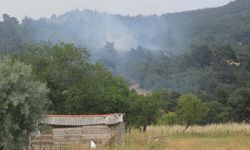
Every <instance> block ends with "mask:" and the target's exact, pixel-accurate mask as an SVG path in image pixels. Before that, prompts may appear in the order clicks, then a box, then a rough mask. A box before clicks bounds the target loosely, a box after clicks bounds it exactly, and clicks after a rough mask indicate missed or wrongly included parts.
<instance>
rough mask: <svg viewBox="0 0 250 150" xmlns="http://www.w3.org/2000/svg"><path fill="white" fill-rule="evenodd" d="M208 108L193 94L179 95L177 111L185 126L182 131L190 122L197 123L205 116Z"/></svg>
mask: <svg viewBox="0 0 250 150" xmlns="http://www.w3.org/2000/svg"><path fill="white" fill-rule="evenodd" d="M207 112H208V108H207V107H206V106H205V105H204V104H203V103H202V101H201V100H200V99H199V98H198V97H197V96H195V95H193V94H190V93H189V94H185V95H182V96H181V97H180V100H179V103H178V108H177V113H178V115H179V116H180V118H181V119H182V121H184V122H185V123H186V124H187V126H186V128H185V129H184V131H185V130H186V129H187V128H188V127H189V126H190V125H192V124H195V123H199V122H200V121H202V119H203V118H204V117H205V116H206V113H207Z"/></svg>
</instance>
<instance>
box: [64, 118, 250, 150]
mask: <svg viewBox="0 0 250 150" xmlns="http://www.w3.org/2000/svg"><path fill="white" fill-rule="evenodd" d="M183 129H184V126H180V125H176V126H151V127H149V128H148V130H147V132H146V133H141V132H138V131H136V130H134V131H132V132H131V133H128V134H126V136H125V137H124V142H123V144H121V145H119V146H116V147H111V148H110V147H99V148H98V150H110V149H111V150H235V149H236V150H250V125H249V124H235V123H232V124H218V125H216V124H214V125H208V126H193V127H191V128H189V129H188V130H187V131H186V132H183ZM83 149H86V150H87V149H89V147H88V145H81V146H80V145H78V146H67V147H63V148H62V150H83Z"/></svg>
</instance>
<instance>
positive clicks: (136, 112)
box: [128, 90, 164, 132]
mask: <svg viewBox="0 0 250 150" xmlns="http://www.w3.org/2000/svg"><path fill="white" fill-rule="evenodd" d="M131 98H132V99H130V103H129V104H130V108H129V109H130V111H129V112H128V121H129V123H130V125H131V127H132V126H135V127H137V128H140V129H141V127H142V129H141V130H142V131H143V132H145V131H146V129H147V126H148V125H151V124H153V123H156V121H157V120H158V119H159V117H160V116H161V112H162V110H163V108H164V98H163V95H162V91H160V90H159V91H154V92H153V93H151V94H150V95H146V96H143V95H137V94H136V93H134V95H133V96H132V97H131Z"/></svg>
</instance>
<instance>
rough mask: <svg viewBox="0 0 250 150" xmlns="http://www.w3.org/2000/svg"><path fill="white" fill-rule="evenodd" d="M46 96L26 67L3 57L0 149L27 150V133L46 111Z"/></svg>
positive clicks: (0, 87)
mask: <svg viewBox="0 0 250 150" xmlns="http://www.w3.org/2000/svg"><path fill="white" fill-rule="evenodd" d="M47 93H48V89H47V87H46V84H44V83H42V82H40V81H37V80H35V79H34V78H33V76H32V67H31V66H30V65H25V64H24V63H21V62H19V61H15V60H13V59H11V58H10V57H7V56H6V57H4V58H2V59H0V122H1V123H0V147H2V146H3V147H5V149H26V148H27V147H25V148H24V147H23V146H27V145H25V143H26V142H27V139H28V138H27V137H28V134H29V133H30V132H31V131H32V130H33V129H34V127H35V125H36V124H37V122H38V121H39V119H40V118H41V117H42V115H43V114H44V113H45V112H46V106H47V104H48V99H47Z"/></svg>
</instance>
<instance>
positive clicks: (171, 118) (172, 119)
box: [157, 112, 180, 125]
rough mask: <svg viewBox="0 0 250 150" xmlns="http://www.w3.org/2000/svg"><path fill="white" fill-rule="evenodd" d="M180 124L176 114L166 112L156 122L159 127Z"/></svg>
mask: <svg viewBox="0 0 250 150" xmlns="http://www.w3.org/2000/svg"><path fill="white" fill-rule="evenodd" d="M178 123H180V121H179V118H178V115H177V114H176V112H168V113H166V114H164V115H163V116H162V117H161V118H160V119H159V120H158V121H157V124H159V125H175V124H178Z"/></svg>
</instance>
